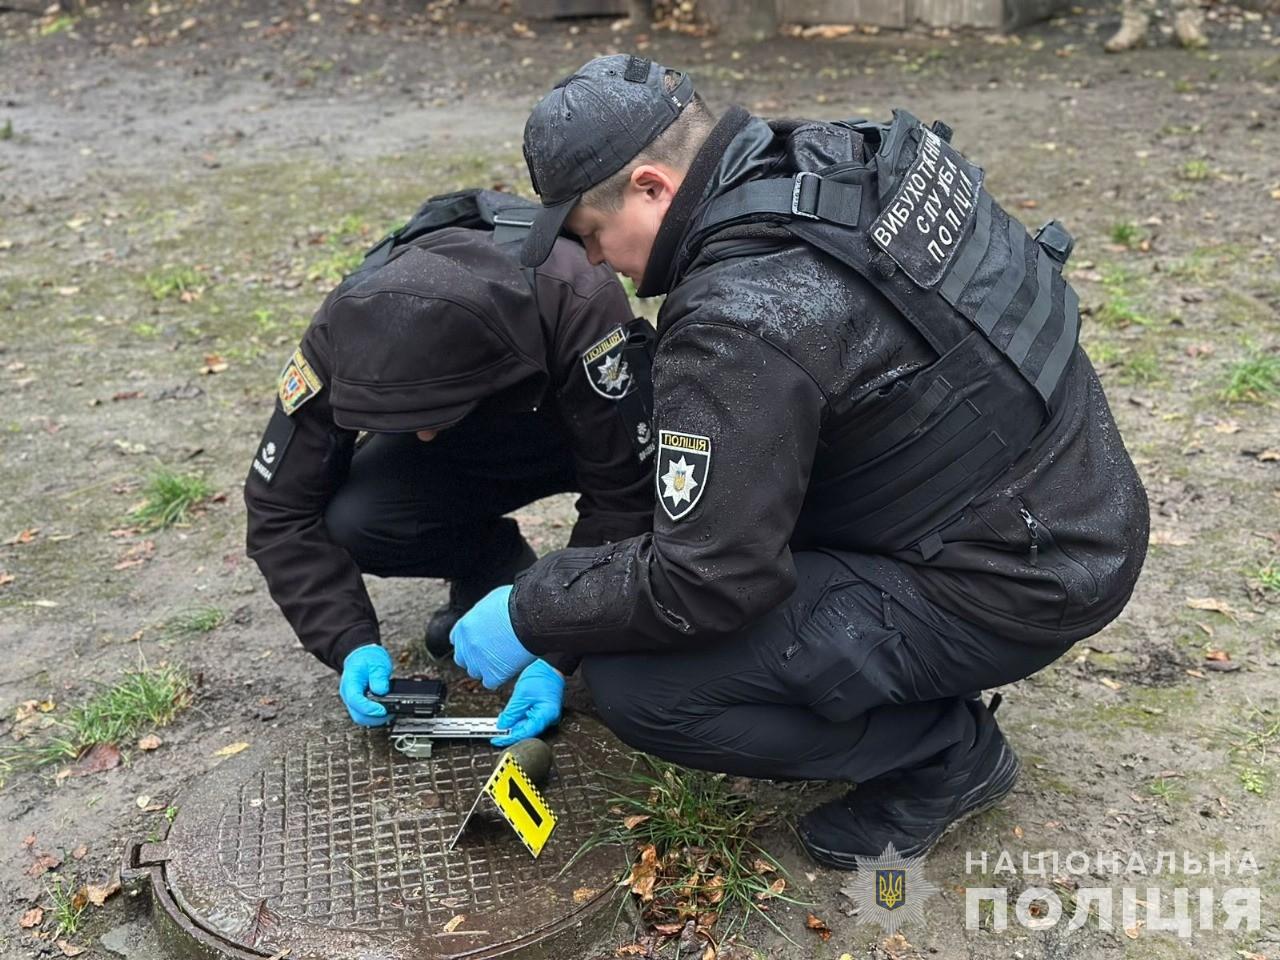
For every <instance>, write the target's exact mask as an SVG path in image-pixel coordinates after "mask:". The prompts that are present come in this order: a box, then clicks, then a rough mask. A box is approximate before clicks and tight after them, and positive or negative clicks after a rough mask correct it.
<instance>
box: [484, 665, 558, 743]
mask: <svg viewBox="0 0 1280 960" xmlns="http://www.w3.org/2000/svg"><path fill="white" fill-rule="evenodd" d="M562 703H564V677H562V676H560V671H559V670H557V669H556V668H555V667H553V666H551V664H549V663H547V661H545V660H535V661H533V663H531V664H529V665H528V666H527V667H525V668H524V673H522V674H520V679H519V680H517V681H516V688H515V689H514V690H512V691H511V699H510V700H508V701H507V705H506V707H505V708H504V709H503V711H502V712H501V713H500V714H498V729H499V730H501V729H504V728H505V729H507V730H508V731H509V732H508V733H507V735H506V736H504V737H494V738H493V739H492V740H490V741H489V742H490V743H492V744H493V745H494V746H495V747H509V746H511V745H512V744H513V743H516V742H518V741H520V740H524V739H526V738H527V737H536V736H538V735H539V734H541V733H542V732H543V731H544V730H546V729H547V728H548V727H552V726H555V725H556V724H557V723H559V722H560V705H561V704H562Z"/></svg>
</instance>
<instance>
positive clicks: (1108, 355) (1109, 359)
mask: <svg viewBox="0 0 1280 960" xmlns="http://www.w3.org/2000/svg"><path fill="white" fill-rule="evenodd" d="M1085 353H1087V354H1088V355H1089V359H1090V360H1092V361H1093V365H1094V366H1095V367H1110V366H1112V365H1114V364H1117V363H1119V362H1120V359H1121V357H1123V356H1124V351H1123V350H1121V349H1120V348H1119V347H1117V346H1116V345H1115V344H1114V343H1111V342H1110V341H1107V340H1098V341H1091V342H1090V343H1088V344H1087V345H1086V346H1085Z"/></svg>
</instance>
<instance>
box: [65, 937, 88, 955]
mask: <svg viewBox="0 0 1280 960" xmlns="http://www.w3.org/2000/svg"><path fill="white" fill-rule="evenodd" d="M58 949H59V950H61V951H62V955H63V956H64V957H78V956H80V954H82V953H84V950H85V948H84V947H77V946H76V945H75V944H74V943H69V942H68V941H66V940H59V941H58Z"/></svg>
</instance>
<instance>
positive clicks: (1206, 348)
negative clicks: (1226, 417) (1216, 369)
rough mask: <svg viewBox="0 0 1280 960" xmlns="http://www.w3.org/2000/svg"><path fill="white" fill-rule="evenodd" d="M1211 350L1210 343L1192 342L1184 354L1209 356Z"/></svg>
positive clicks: (1211, 345) (1191, 356)
mask: <svg viewBox="0 0 1280 960" xmlns="http://www.w3.org/2000/svg"><path fill="white" fill-rule="evenodd" d="M1213 351H1214V346H1213V344H1212V343H1193V344H1191V345H1190V346H1188V347H1187V350H1186V354H1187V356H1188V357H1190V358H1191V359H1193V360H1194V359H1195V358H1196V357H1211V356H1213ZM1233 432H1234V431H1233Z"/></svg>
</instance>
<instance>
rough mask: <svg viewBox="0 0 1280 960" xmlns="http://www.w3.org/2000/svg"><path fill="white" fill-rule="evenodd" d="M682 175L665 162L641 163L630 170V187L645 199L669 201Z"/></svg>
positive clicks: (677, 187)
mask: <svg viewBox="0 0 1280 960" xmlns="http://www.w3.org/2000/svg"><path fill="white" fill-rule="evenodd" d="M683 179H684V177H683V176H682V175H681V174H679V173H678V172H677V171H675V170H672V169H671V168H670V167H668V166H667V165H666V164H665V163H659V164H648V163H646V164H642V165H640V166H638V167H636V168H635V169H634V170H632V171H631V187H632V189H634V190H638V191H640V192H641V193H643V194H644V195H645V199H647V200H651V201H654V200H656V201H660V202H665V203H668V204H669V203H671V201H672V200H673V199H675V195H676V191H677V190H679V189H680V181H681V180H683Z"/></svg>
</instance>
